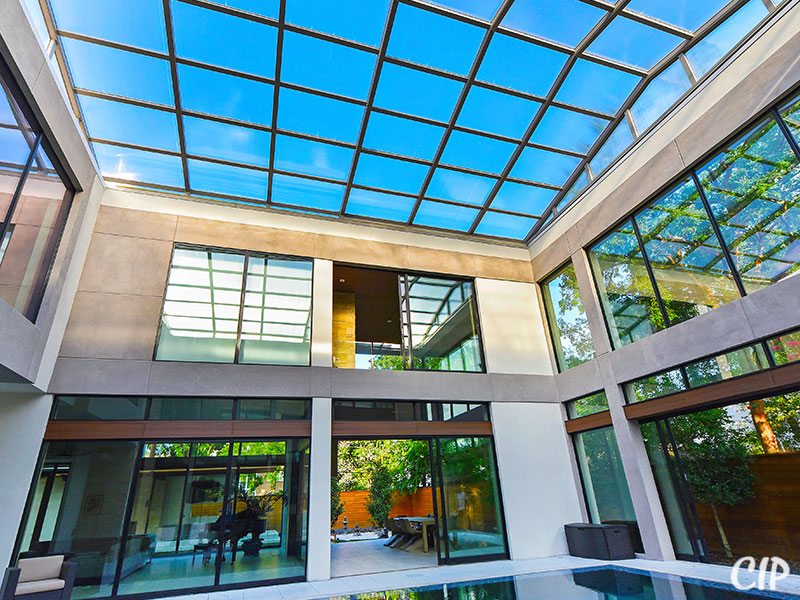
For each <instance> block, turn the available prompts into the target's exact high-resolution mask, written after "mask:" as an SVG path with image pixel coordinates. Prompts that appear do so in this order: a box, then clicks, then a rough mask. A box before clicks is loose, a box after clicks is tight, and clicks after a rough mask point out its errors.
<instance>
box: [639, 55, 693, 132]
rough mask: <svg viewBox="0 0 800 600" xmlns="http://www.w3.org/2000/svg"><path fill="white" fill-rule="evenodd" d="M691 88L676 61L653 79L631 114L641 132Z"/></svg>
mask: <svg viewBox="0 0 800 600" xmlns="http://www.w3.org/2000/svg"><path fill="white" fill-rule="evenodd" d="M690 87H691V82H690V81H689V76H688V75H687V74H686V71H685V70H684V68H683V65H682V64H681V62H680V61H677V60H676V61H675V62H674V63H672V64H671V65H670V66H668V67H667V68H666V69H664V70H663V71H662V72H661V74H660V75H658V77H656V78H655V79H653V80H652V81H651V82H650V83H649V84H647V87H646V88H645V89H644V91H643V92H642V95H641V96H639V99H638V100H637V101H636V102H634V104H633V106H632V107H631V114H632V115H633V120H634V122H635V123H636V127H637V128H638V129H639V132H643V131H644V130H645V129H647V128H648V127H650V125H652V124H653V123H655V122H656V119H658V118H659V117H660V116H661V115H663V114H664V112H665V111H666V110H667V109H668V108H669V107H670V106H672V105H673V104H674V103H675V102H677V101H678V98H680V97H681V96H682V95H683V94H684V93H685V92H686V91H688V90H689V88H690Z"/></svg>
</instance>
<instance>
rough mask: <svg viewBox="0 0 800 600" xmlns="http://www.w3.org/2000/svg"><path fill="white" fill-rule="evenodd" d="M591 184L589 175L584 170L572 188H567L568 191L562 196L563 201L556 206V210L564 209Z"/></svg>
mask: <svg viewBox="0 0 800 600" xmlns="http://www.w3.org/2000/svg"><path fill="white" fill-rule="evenodd" d="M587 185H589V175H587V174H586V171H585V170H584V171H583V172H582V173H581V174H580V175H579V176H578V178H577V179H576V180H575V183H573V184H572V185H571V186H570V188H569V189H568V190H567V193H566V194H564V197H563V198H561V201H560V202H559V203H558V205H557V206H556V210H557V211H560V210H561V209H563V208H564V207H565V206H566V205H567V204H569V203H570V202H571V201H572V199H573V198H575V197H576V196H577V195H578V194H580V193H581V192H582V191H583V190H584V189H585V188H586V186H587Z"/></svg>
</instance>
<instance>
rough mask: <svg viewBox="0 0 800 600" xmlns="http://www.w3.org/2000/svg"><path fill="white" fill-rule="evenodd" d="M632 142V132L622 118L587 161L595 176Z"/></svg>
mask: <svg viewBox="0 0 800 600" xmlns="http://www.w3.org/2000/svg"><path fill="white" fill-rule="evenodd" d="M632 143H633V134H632V133H631V128H630V127H628V122H627V121H625V120H624V119H623V120H622V121H620V123H619V125H617V127H616V128H615V129H614V131H613V132H612V133H611V135H610V136H608V139H607V140H606V141H605V143H604V144H603V145H602V146H601V147H600V149H599V150H598V151H597V154H595V156H594V158H593V159H592V160H590V161H589V166H590V167H591V168H592V173H594V175H595V177H596V176H597V175H600V173H601V171H603V169H605V168H606V167H607V166H608V165H610V164H611V162H612V161H613V160H614V159H615V158H617V157H618V156H619V155H620V154H622V151H623V150H625V149H626V148H627V147H628V146H630V145H631V144H632Z"/></svg>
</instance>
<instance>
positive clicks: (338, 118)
mask: <svg viewBox="0 0 800 600" xmlns="http://www.w3.org/2000/svg"><path fill="white" fill-rule="evenodd" d="M363 114H364V107H363V106H359V105H358V104H353V103H351V102H343V101H341V100H332V99H331V98H326V97H325V96H317V95H316V94H308V93H306V92H300V91H296V90H290V89H287V88H281V91H280V97H279V98H278V129H285V130H289V131H297V132H299V133H307V134H309V135H316V136H318V137H324V138H328V139H331V140H338V141H340V142H350V143H352V144H355V143H356V141H357V140H358V132H359V130H360V128H361V119H362V116H363Z"/></svg>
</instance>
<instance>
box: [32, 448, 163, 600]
mask: <svg viewBox="0 0 800 600" xmlns="http://www.w3.org/2000/svg"><path fill="white" fill-rule="evenodd" d="M137 449H138V444H137V443H136V442H118V441H114V442H110V441H109V442H48V443H47V446H46V449H45V453H44V462H43V464H42V470H41V472H40V474H39V477H38V479H37V480H36V484H35V489H34V497H33V503H32V504H31V507H30V509H29V511H28V515H27V521H26V523H25V529H24V533H23V537H22V545H21V547H20V548H21V552H20V557H21V558H27V557H33V556H42V555H46V554H66V555H68V556H70V560H71V561H73V562H76V563H77V564H78V571H77V573H76V575H75V588H74V590H73V592H72V595H73V597H75V598H96V597H103V596H110V595H111V593H112V589H113V585H114V579H115V572H116V569H117V559H118V558H119V556H120V551H121V549H122V542H123V522H124V519H125V507H126V504H127V502H128V490H129V488H130V484H131V479H132V477H133V472H134V464H135V462H136V454H137ZM155 542H156V536H145V535H141V536H138V537H137V536H135V534H134V537H133V539H132V540H131V544H130V546H129V547H128V550H127V551H126V553H125V557H124V560H123V573H125V574H128V573H131V572H135V571H138V570H140V569H142V568H143V567H144V566H145V565H146V564H147V563H148V561H149V560H150V558H151V557H152V555H153V551H154V550H155V548H154V545H155Z"/></svg>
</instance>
